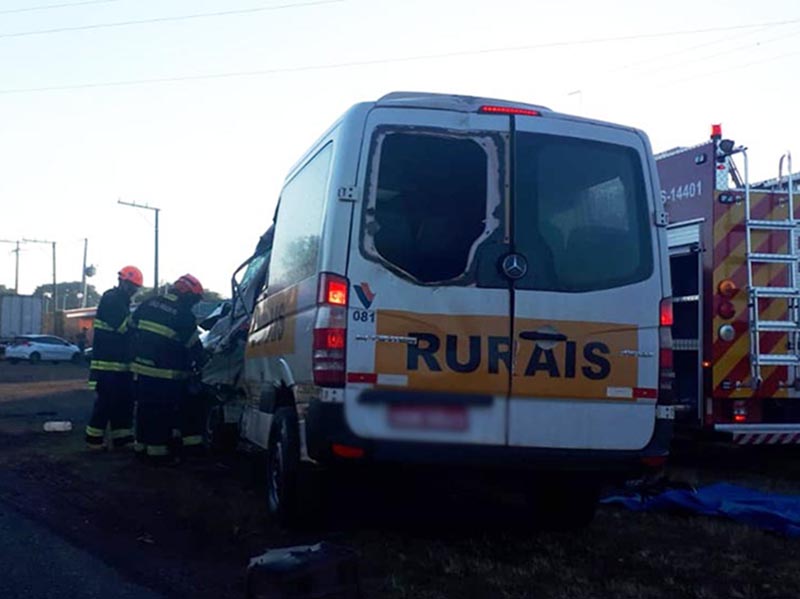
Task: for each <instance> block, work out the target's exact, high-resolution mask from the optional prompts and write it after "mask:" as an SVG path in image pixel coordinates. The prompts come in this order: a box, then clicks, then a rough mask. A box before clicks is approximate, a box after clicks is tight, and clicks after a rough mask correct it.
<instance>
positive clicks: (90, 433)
mask: <svg viewBox="0 0 800 599" xmlns="http://www.w3.org/2000/svg"><path fill="white" fill-rule="evenodd" d="M104 434H105V431H104V430H103V429H101V428H95V427H93V426H87V427H86V436H87V437H100V438H102V437H103V435H104Z"/></svg>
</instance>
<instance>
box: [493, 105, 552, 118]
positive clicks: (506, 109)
mask: <svg viewBox="0 0 800 599" xmlns="http://www.w3.org/2000/svg"><path fill="white" fill-rule="evenodd" d="M480 112H483V113H485V114H486V113H488V114H518V115H523V116H542V113H541V112H539V111H538V110H533V109H531V108H522V107H517V106H493V105H484V106H481V107H480Z"/></svg>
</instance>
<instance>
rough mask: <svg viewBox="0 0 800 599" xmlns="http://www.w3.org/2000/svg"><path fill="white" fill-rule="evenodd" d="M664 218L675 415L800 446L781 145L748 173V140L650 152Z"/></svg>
mask: <svg viewBox="0 0 800 599" xmlns="http://www.w3.org/2000/svg"><path fill="white" fill-rule="evenodd" d="M656 164H657V167H658V171H659V178H660V181H661V198H662V200H663V202H664V205H665V207H666V212H667V214H668V215H669V225H668V245H669V253H670V264H671V271H672V275H671V276H672V290H673V299H672V301H673V310H674V324H673V327H672V336H673V360H674V371H675V385H674V388H675V394H676V397H675V401H676V423H679V424H680V425H682V427H683V428H684V430H696V431H712V432H716V433H722V434H725V435H726V436H728V437H729V438H730V437H732V440H733V441H734V442H735V443H737V444H741V445H755V444H770V445H775V444H799V443H800V274H798V268H799V267H800V249H799V248H798V242H800V210H799V209H798V206H796V199H797V195H796V194H797V190H796V185H797V183H798V182H800V174H794V175H793V174H792V166H791V154H789V153H788V152H787V153H786V154H784V155H783V156H782V157H781V158H780V160H779V164H778V177H777V178H775V179H772V180H769V181H765V182H762V183H754V184H751V183H750V181H749V172H748V170H749V168H748V166H749V165H748V155H747V148H745V147H743V146H741V145H737V144H736V143H735V142H734V141H732V140H729V139H724V138H723V136H722V127H721V126H720V125H713V126H712V133H711V138H710V139H709V141H707V142H705V143H702V144H700V145H697V146H694V147H689V148H676V149H674V150H670V151H667V152H664V153H662V154H658V155H656Z"/></svg>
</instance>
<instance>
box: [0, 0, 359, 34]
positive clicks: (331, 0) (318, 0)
mask: <svg viewBox="0 0 800 599" xmlns="http://www.w3.org/2000/svg"><path fill="white" fill-rule="evenodd" d="M344 1H345V0H313V1H312V2H296V3H291V4H278V5H274V6H256V7H253V8H240V9H235V10H220V11H217V12H206V13H192V14H188V15H177V16H174V17H154V18H152V19H138V20H133V21H116V22H114V23H95V24H94V25H76V26H75V27H56V28H53V29H35V30H33V31H18V32H16V33H0V39H8V38H15V37H25V36H29V35H49V34H52V33H66V32H71V31H89V30H93V29H108V28H110V27H129V26H133V25H150V24H153V23H170V22H175V21H187V20H189V19H207V18H211V17H227V16H231V15H246V14H253V13H258V12H266V11H273V10H283V9H286V8H302V7H305V6H318V5H321V4H337V3H340V2H344Z"/></svg>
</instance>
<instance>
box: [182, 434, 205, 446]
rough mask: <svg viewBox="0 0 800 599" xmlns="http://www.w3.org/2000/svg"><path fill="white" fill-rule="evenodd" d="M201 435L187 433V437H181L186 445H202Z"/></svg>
mask: <svg viewBox="0 0 800 599" xmlns="http://www.w3.org/2000/svg"><path fill="white" fill-rule="evenodd" d="M202 443H203V437H202V436H201V435H189V436H188V437H184V438H183V444H184V445H185V446H186V447H189V446H191V445H202Z"/></svg>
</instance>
